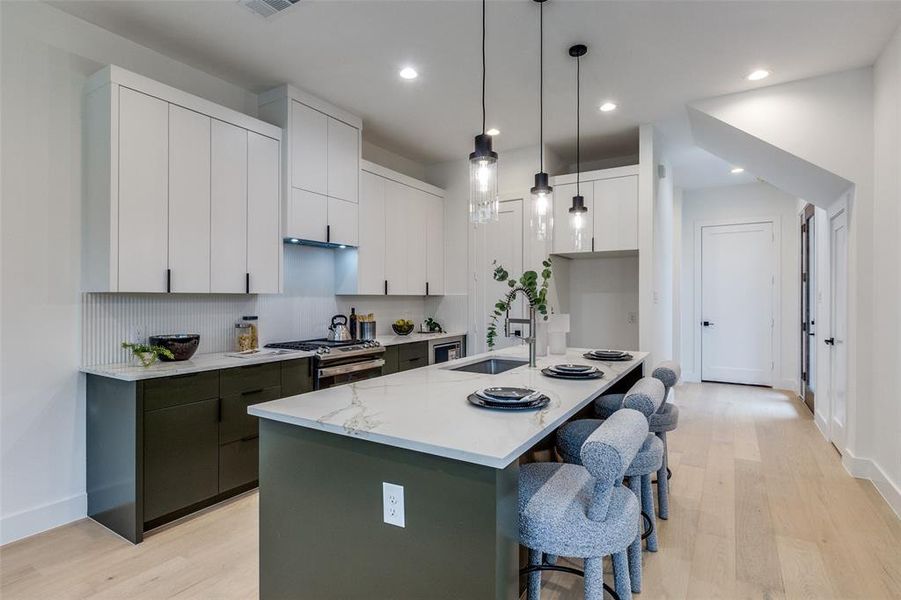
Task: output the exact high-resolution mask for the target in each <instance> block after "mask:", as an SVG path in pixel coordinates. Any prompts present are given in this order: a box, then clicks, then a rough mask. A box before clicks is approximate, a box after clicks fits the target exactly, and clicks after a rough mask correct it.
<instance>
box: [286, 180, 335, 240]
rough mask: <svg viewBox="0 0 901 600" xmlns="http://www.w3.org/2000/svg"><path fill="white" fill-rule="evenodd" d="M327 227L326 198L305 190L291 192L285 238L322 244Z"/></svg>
mask: <svg viewBox="0 0 901 600" xmlns="http://www.w3.org/2000/svg"><path fill="white" fill-rule="evenodd" d="M327 226H328V198H327V197H326V196H323V195H322V194H315V193H313V192H308V191H306V190H299V189H297V188H294V189H292V190H291V200H290V205H289V206H288V227H287V229H286V230H285V237H288V238H297V239H299V240H311V241H314V242H324V241H325V234H326V227H327Z"/></svg>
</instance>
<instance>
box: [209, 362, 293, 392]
mask: <svg viewBox="0 0 901 600" xmlns="http://www.w3.org/2000/svg"><path fill="white" fill-rule="evenodd" d="M281 378H282V366H281V364H279V363H277V362H272V363H265V364H262V365H247V366H246V367H235V368H233V369H223V370H222V371H220V372H219V394H220V395H221V396H231V395H232V394H240V393H241V392H250V391H254V390H262V389H265V388H270V387H274V386H277V385H281Z"/></svg>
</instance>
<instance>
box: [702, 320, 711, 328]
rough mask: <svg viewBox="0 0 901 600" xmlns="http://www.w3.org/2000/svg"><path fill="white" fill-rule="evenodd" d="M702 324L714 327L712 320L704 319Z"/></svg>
mask: <svg viewBox="0 0 901 600" xmlns="http://www.w3.org/2000/svg"><path fill="white" fill-rule="evenodd" d="M701 325H703V326H704V327H713V323H712V322H711V321H702V322H701Z"/></svg>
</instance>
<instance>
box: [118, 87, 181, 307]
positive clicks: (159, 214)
mask: <svg viewBox="0 0 901 600" xmlns="http://www.w3.org/2000/svg"><path fill="white" fill-rule="evenodd" d="M168 172H169V104H168V103H166V102H163V101H162V100H159V99H157V98H154V97H152V96H148V95H146V94H142V93H140V92H135V91H133V90H130V89H127V88H124V87H123V88H120V89H119V248H118V252H119V287H118V291H120V292H165V291H166V269H167V268H168V253H169V248H168V245H169V244H168V239H169V235H168V229H169V223H168V214H169V211H168V196H169V177H168Z"/></svg>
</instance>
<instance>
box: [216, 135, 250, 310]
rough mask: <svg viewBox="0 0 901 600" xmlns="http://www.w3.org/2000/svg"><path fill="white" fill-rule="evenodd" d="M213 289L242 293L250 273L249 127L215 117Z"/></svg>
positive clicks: (222, 292) (227, 292) (224, 292)
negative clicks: (248, 206)
mask: <svg viewBox="0 0 901 600" xmlns="http://www.w3.org/2000/svg"><path fill="white" fill-rule="evenodd" d="M210 140H211V141H212V149H211V158H212V160H211V172H210V187H211V194H210V218H211V224H210V291H211V292H213V293H220V294H242V293H244V291H245V286H246V279H245V274H246V273H247V130H246V129H242V128H241V127H236V126H235V125H231V124H229V123H225V122H223V121H219V120H216V119H213V124H212V131H211V135H210Z"/></svg>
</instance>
